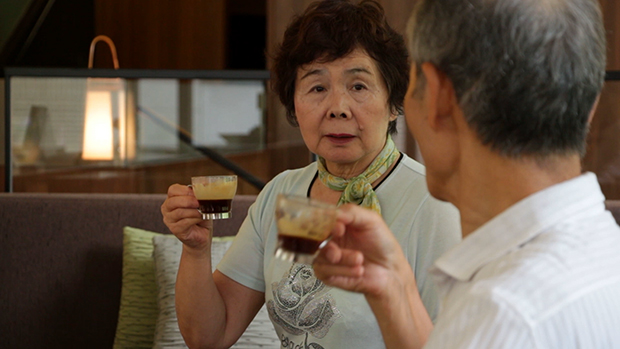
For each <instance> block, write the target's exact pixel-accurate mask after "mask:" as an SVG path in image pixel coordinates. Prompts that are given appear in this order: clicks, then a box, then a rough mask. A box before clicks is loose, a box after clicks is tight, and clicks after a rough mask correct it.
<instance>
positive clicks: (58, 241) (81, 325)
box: [0, 193, 255, 349]
mask: <svg viewBox="0 0 620 349" xmlns="http://www.w3.org/2000/svg"><path fill="white" fill-rule="evenodd" d="M164 200H165V195H160V194H44V193H1V194H0V246H1V247H0V248H1V249H2V251H1V253H0V261H1V267H0V347H2V348H5V349H9V348H107V349H109V348H112V347H113V343H114V340H115V333H116V326H117V321H118V320H119V304H120V299H121V283H122V277H123V275H122V274H123V273H122V270H123V228H124V227H126V226H131V227H136V228H140V229H144V230H148V231H151V232H158V233H163V234H166V233H168V234H169V231H168V228H167V227H166V226H165V225H164V224H163V222H162V217H161V212H160V206H161V204H162V203H163V201H164ZM254 200H255V196H252V195H238V196H237V197H235V199H234V201H233V212H232V218H231V219H227V220H218V221H216V222H215V223H214V235H215V236H229V235H234V234H236V232H237V231H238V229H239V226H240V225H241V223H242V221H243V219H244V218H245V216H246V214H247V210H248V207H249V206H250V205H251V204H252V203H253V202H254Z"/></svg>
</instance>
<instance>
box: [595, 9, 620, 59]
mask: <svg viewBox="0 0 620 349" xmlns="http://www.w3.org/2000/svg"><path fill="white" fill-rule="evenodd" d="M599 2H600V4H601V10H602V12H603V20H604V21H605V30H606V31H607V70H620V2H618V0H600V1H599Z"/></svg>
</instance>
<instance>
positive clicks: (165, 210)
mask: <svg viewBox="0 0 620 349" xmlns="http://www.w3.org/2000/svg"><path fill="white" fill-rule="evenodd" d="M198 206H199V204H198V200H197V199H196V197H195V196H194V191H193V190H192V188H190V187H188V186H186V185H181V184H173V185H171V186H170V187H169V188H168V197H167V198H166V201H164V203H163V204H162V205H161V214H162V216H163V219H164V224H166V226H167V227H168V229H170V231H171V232H172V233H173V234H174V235H175V236H176V237H177V238H178V239H179V240H181V242H183V244H185V246H187V247H190V248H192V249H195V250H197V251H204V250H207V249H209V248H210V246H211V234H212V231H213V222H212V221H211V220H203V219H202V215H201V214H200V212H198Z"/></svg>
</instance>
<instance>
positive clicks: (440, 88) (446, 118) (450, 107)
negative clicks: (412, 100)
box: [421, 62, 460, 130]
mask: <svg viewBox="0 0 620 349" xmlns="http://www.w3.org/2000/svg"><path fill="white" fill-rule="evenodd" d="M421 68H422V73H423V74H424V77H425V78H426V93H425V96H424V98H425V99H426V107H427V111H428V122H429V126H430V127H431V128H433V129H435V130H437V128H440V127H450V128H452V127H454V120H453V118H452V117H453V115H454V112H455V111H456V110H457V109H460V108H459V106H458V104H457V103H456V94H455V92H454V87H453V86H452V81H451V80H450V79H449V78H448V76H446V74H444V73H443V72H442V71H441V70H439V69H438V68H437V67H436V66H435V65H434V64H432V63H428V62H426V63H423V64H422V67H421Z"/></svg>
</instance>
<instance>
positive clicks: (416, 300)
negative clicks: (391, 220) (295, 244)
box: [314, 205, 433, 348]
mask: <svg viewBox="0 0 620 349" xmlns="http://www.w3.org/2000/svg"><path fill="white" fill-rule="evenodd" d="M332 236H333V238H332V240H331V241H330V242H329V243H328V244H327V246H325V248H323V249H322V250H321V252H320V253H319V256H318V257H317V258H316V260H315V262H314V270H315V273H316V275H317V276H318V277H319V279H321V280H322V281H323V282H324V283H325V284H327V285H330V286H334V287H339V288H342V289H345V290H348V291H353V292H360V293H363V294H364V295H365V297H366V300H367V301H368V304H369V305H370V307H371V309H372V311H373V312H374V314H375V317H376V318H377V321H378V323H379V327H380V328H381V332H382V334H383V339H384V341H385V344H386V346H387V348H421V347H422V346H423V345H424V343H425V342H426V340H427V338H428V336H429V334H430V332H431V330H432V329H433V323H432V322H431V319H430V317H429V315H428V313H427V312H426V309H425V308H424V305H423V304H422V299H421V298H420V294H419V293H418V288H417V285H416V281H415V276H414V274H413V271H412V270H411V266H410V265H409V263H408V261H407V259H406V258H405V255H404V254H403V251H402V249H401V247H400V245H399V244H398V241H396V239H395V238H394V236H393V234H392V232H391V231H390V230H389V228H388V227H387V225H386V224H385V222H384V221H383V218H381V216H380V215H378V214H376V213H375V212H372V211H370V210H367V209H364V208H361V207H359V206H357V205H344V206H342V207H341V208H340V209H339V216H338V223H337V226H336V228H335V229H334V231H333V235H332Z"/></svg>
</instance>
